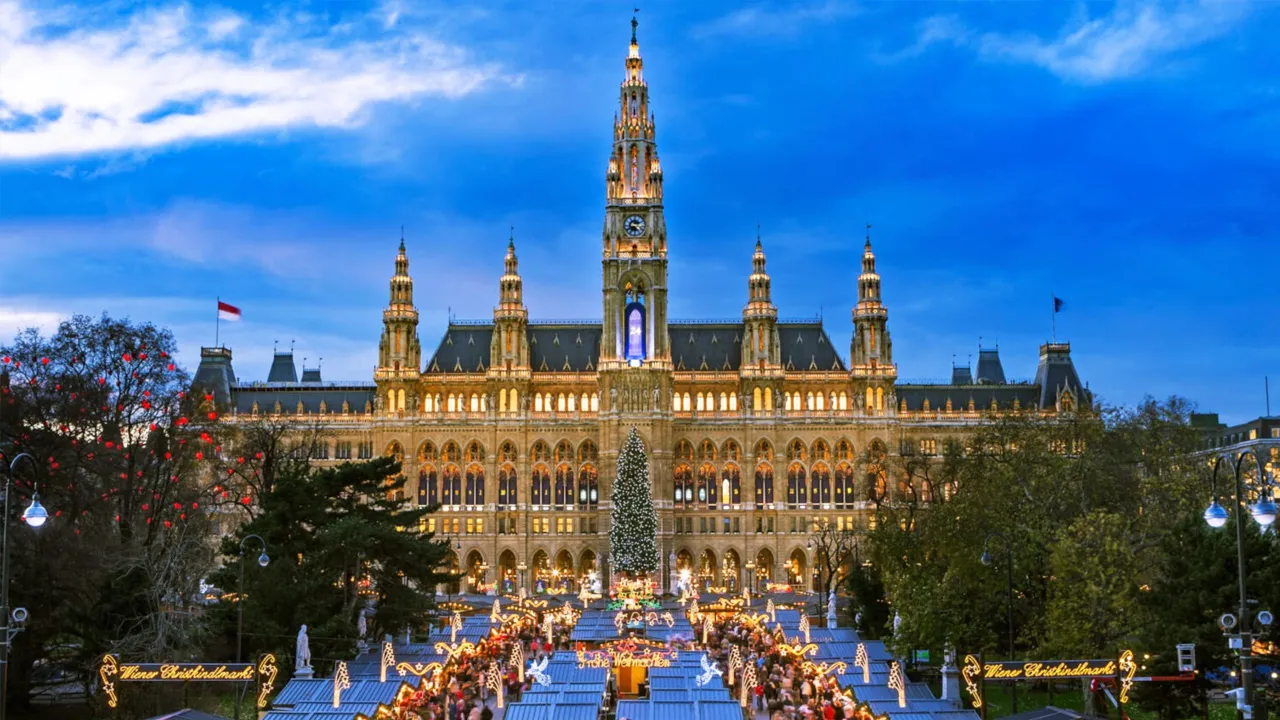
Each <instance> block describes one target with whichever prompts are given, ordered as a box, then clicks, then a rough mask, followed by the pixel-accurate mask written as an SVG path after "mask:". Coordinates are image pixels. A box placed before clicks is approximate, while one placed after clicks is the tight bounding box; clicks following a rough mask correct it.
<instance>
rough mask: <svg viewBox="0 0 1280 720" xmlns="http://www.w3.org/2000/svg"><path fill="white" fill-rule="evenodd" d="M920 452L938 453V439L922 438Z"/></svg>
mask: <svg viewBox="0 0 1280 720" xmlns="http://www.w3.org/2000/svg"><path fill="white" fill-rule="evenodd" d="M920 454H921V455H937V454H938V441H937V440H921V441H920Z"/></svg>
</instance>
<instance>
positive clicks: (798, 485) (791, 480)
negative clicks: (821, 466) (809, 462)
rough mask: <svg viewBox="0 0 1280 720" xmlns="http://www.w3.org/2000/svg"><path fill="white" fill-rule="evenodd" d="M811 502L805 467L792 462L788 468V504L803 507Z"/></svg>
mask: <svg viewBox="0 0 1280 720" xmlns="http://www.w3.org/2000/svg"><path fill="white" fill-rule="evenodd" d="M807 502H809V487H808V485H807V484H806V483H805V470H804V465H802V464H800V463H799V462H792V463H791V464H790V465H789V466H787V504H788V505H792V506H794V505H803V504H805V503H807Z"/></svg>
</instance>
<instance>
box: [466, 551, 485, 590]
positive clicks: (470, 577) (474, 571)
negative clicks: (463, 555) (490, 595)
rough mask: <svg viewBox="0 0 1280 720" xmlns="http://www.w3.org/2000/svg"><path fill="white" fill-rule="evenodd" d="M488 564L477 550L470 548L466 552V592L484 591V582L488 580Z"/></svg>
mask: <svg viewBox="0 0 1280 720" xmlns="http://www.w3.org/2000/svg"><path fill="white" fill-rule="evenodd" d="M488 574H489V564H488V563H486V562H485V561H484V556H483V555H481V554H480V551H479V550H472V551H471V552H469V553H467V560H466V585H467V588H466V589H467V592H474V593H482V592H484V591H485V584H486V583H487V582H488V578H487V575H488Z"/></svg>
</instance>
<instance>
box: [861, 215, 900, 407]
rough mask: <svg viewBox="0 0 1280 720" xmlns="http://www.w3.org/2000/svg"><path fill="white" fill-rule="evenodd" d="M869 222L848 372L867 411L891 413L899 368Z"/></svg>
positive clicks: (863, 252)
mask: <svg viewBox="0 0 1280 720" xmlns="http://www.w3.org/2000/svg"><path fill="white" fill-rule="evenodd" d="M870 227H871V226H870V225H868V226H867V228H868V232H867V241H866V244H865V245H864V246H863V248H862V274H861V275H859V276H858V305H857V306H856V307H854V309H853V342H852V343H851V347H850V349H849V356H850V358H851V360H852V362H851V363H850V365H849V375H850V377H851V378H852V380H853V387H854V397H857V398H861V399H862V402H861V403H860V405H861V407H862V410H863V412H864V413H865V414H867V415H893V414H894V408H895V407H896V404H895V403H896V401H895V400H894V380H896V379H897V376H898V369H897V367H895V366H894V364H893V341H892V340H891V339H890V337H889V311H888V309H886V308H885V306H884V303H882V302H881V301H880V275H879V274H877V273H876V255H875V253H874V252H872V251H871V233H870Z"/></svg>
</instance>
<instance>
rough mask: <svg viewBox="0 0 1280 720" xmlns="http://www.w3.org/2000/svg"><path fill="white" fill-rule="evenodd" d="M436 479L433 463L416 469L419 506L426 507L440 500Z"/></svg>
mask: <svg viewBox="0 0 1280 720" xmlns="http://www.w3.org/2000/svg"><path fill="white" fill-rule="evenodd" d="M438 480H439V478H438V477H437V473H436V466H435V465H425V466H423V467H422V469H420V470H418V505H419V506H421V507H428V506H431V505H435V504H436V503H438V502H440V493H439V491H438V489H437V483H438Z"/></svg>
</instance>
